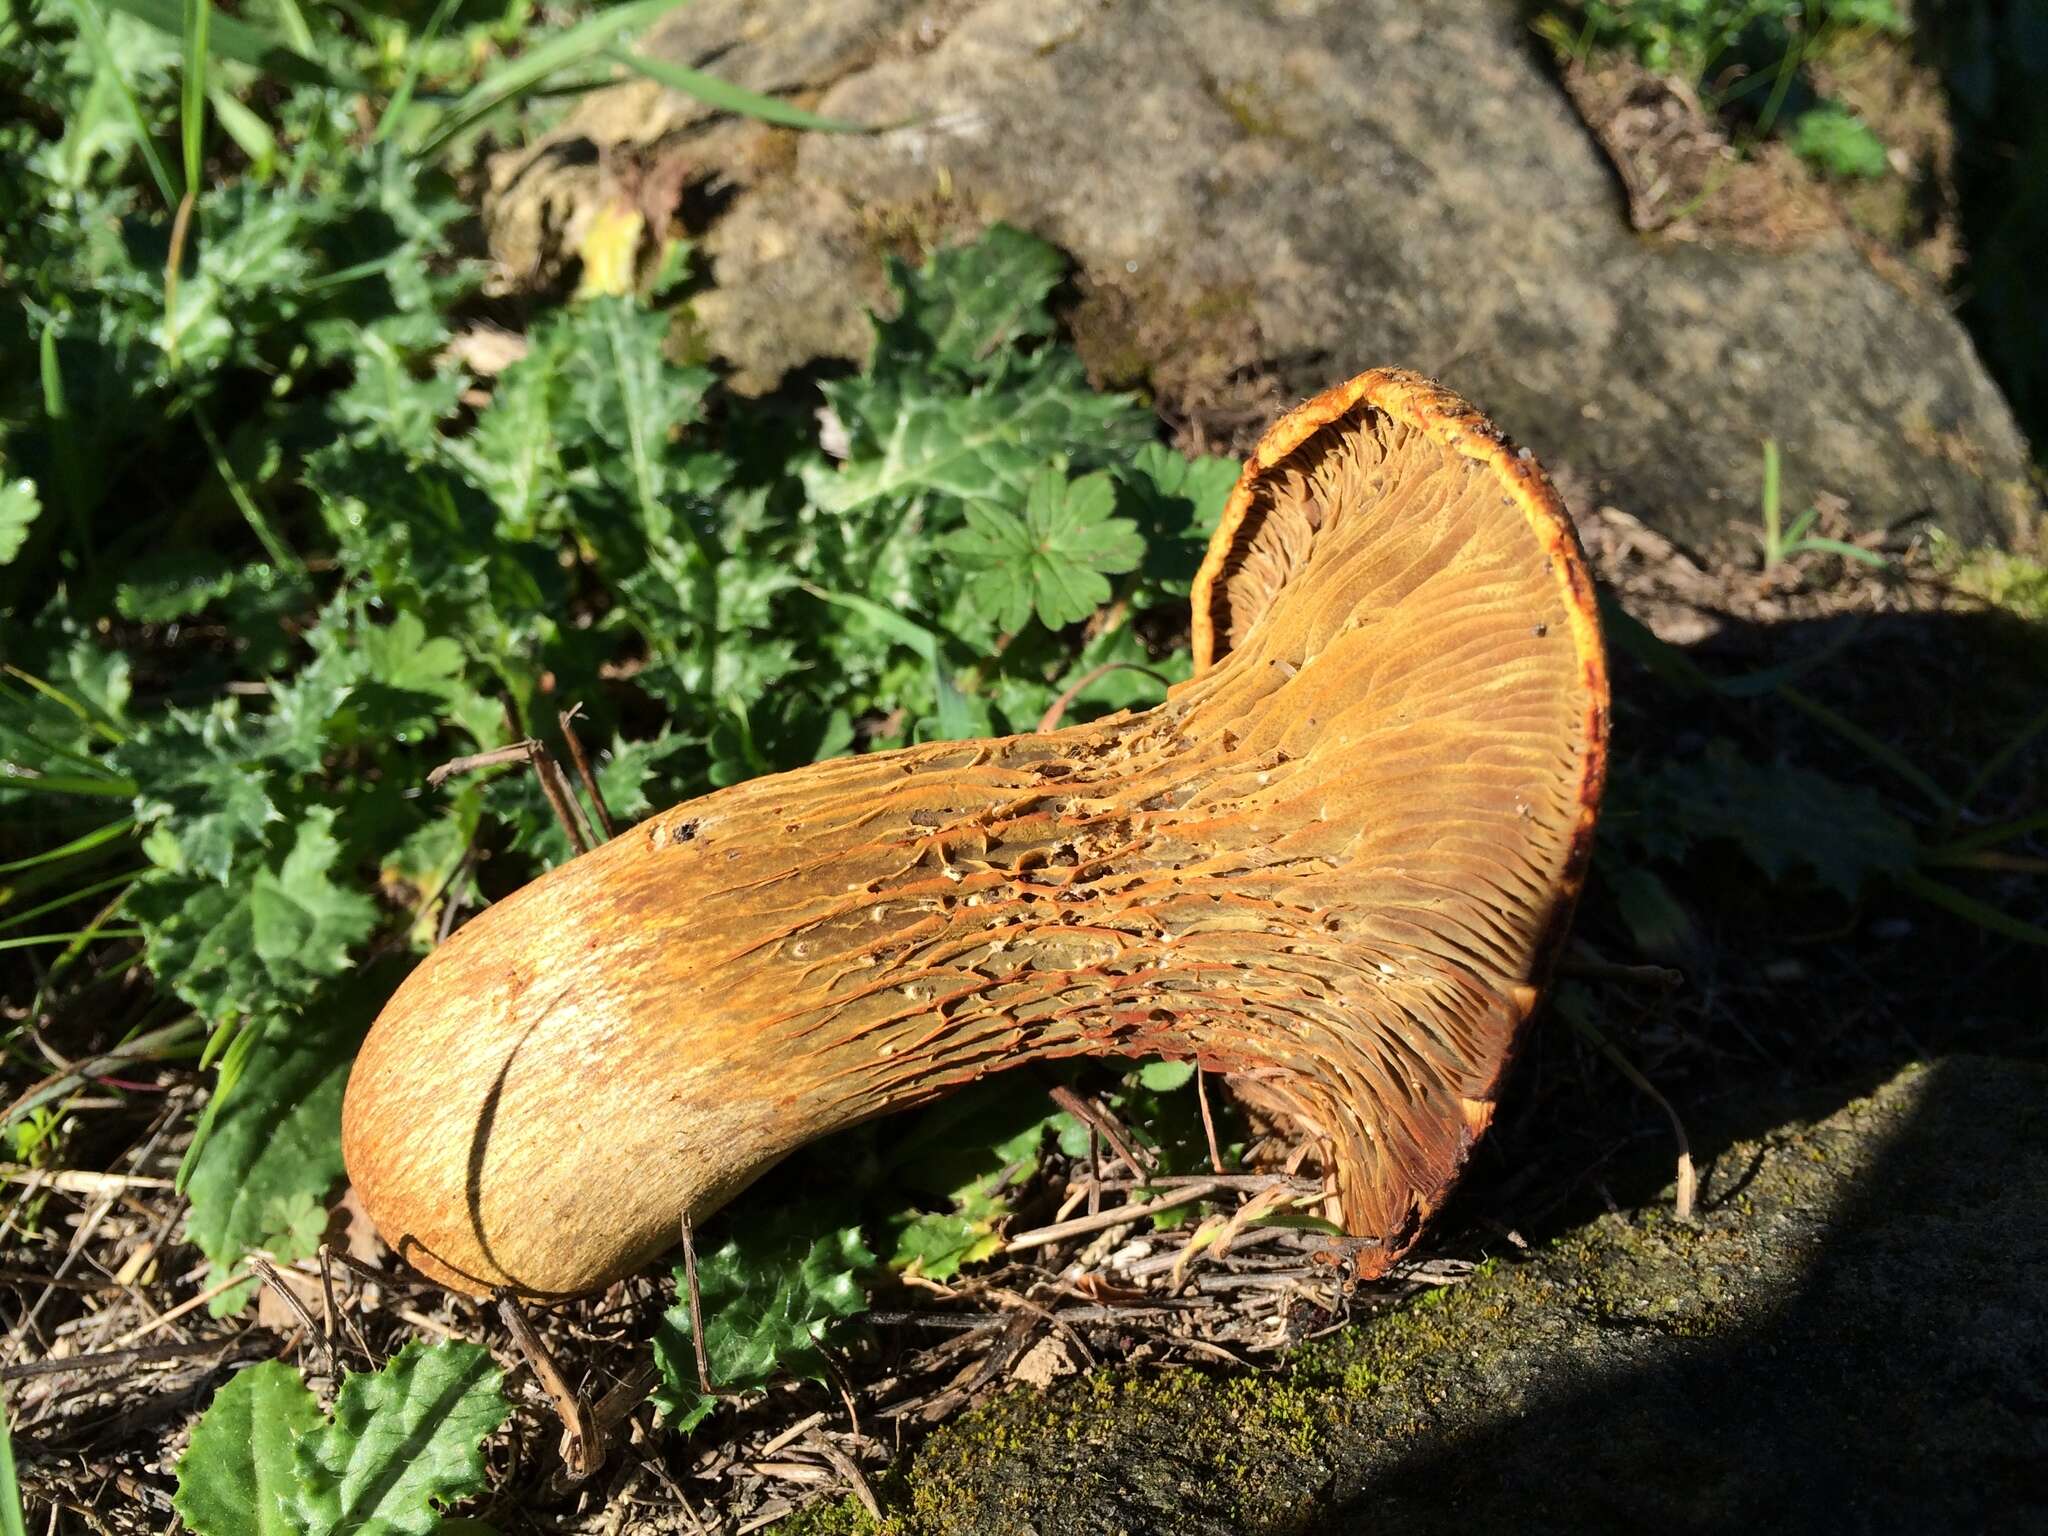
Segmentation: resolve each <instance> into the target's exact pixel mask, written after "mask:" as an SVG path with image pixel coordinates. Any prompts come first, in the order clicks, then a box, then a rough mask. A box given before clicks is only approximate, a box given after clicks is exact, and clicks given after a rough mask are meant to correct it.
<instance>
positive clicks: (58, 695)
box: [0, 662, 128, 763]
mask: <svg viewBox="0 0 2048 1536" xmlns="http://www.w3.org/2000/svg"><path fill="white" fill-rule="evenodd" d="M0 672H4V673H6V674H7V675H8V676H9V677H11V678H13V679H14V680H15V681H16V682H22V683H27V684H28V685H29V687H31V688H33V689H35V691H36V692H37V693H40V694H41V695H42V696H43V697H44V698H46V699H48V700H49V701H50V702H51V703H52V704H55V705H57V706H58V707H59V708H60V709H62V710H64V711H65V712H66V713H68V714H71V715H73V716H75V717H76V718H77V719H78V720H80V721H82V722H83V723H84V725H85V727H86V729H87V730H89V731H91V732H92V733H93V734H94V735H95V736H97V737H99V738H100V740H102V741H105V742H110V743H112V744H113V745H114V746H117V747H118V746H119V745H121V743H122V742H124V741H126V740H127V739H128V737H127V736H126V734H125V733H123V732H121V731H117V730H115V729H114V727H113V726H111V725H109V724H107V723H106V722H105V721H104V720H102V719H100V718H99V716H97V715H95V714H94V713H93V712H92V711H91V710H90V709H88V708H86V707H85V705H84V704H82V703H80V702H79V701H78V700H77V699H74V698H73V697H71V695H70V694H68V693H66V692H65V691H64V690H63V689H62V688H59V687H57V686H55V685H54V684H52V683H46V682H44V681H43V680H42V679H41V678H40V677H37V676H36V675H35V674H34V673H33V672H24V671H22V670H21V668H19V667H17V666H15V665H14V664H13V663H12V662H0ZM73 758H74V761H77V762H81V763H83V762H89V761H91V759H89V758H83V757H77V756H76V754H73Z"/></svg>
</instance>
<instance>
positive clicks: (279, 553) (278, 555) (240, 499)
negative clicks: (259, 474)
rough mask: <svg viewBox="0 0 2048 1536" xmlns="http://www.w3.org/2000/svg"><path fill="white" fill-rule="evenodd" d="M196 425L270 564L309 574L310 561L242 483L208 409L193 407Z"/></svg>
mask: <svg viewBox="0 0 2048 1536" xmlns="http://www.w3.org/2000/svg"><path fill="white" fill-rule="evenodd" d="M192 424H193V425H194V426H196V427H198V428H199V435H200V437H201V438H203V439H204V440H205V442H206V451H207V453H209V454H210V455H212V458H213V467H214V469H215V470H216V471H217V472H218V473H219V475H220V478H221V480H222V482H223V483H224V484H225V485H226V486H227V488H228V495H229V496H230V497H231V498H233V500H234V503H235V507H236V509H237V510H238V511H239V512H240V513H241V514H242V521H243V522H245V523H247V524H248V525H249V531H250V532H251V533H253V534H255V535H256V542H257V543H259V544H261V545H262V546H263V552H264V554H266V555H268V556H269V557H270V563H271V564H272V565H274V566H277V567H278V568H279V569H280V570H286V571H296V572H298V573H299V574H300V575H304V574H305V570H306V564H305V562H304V561H303V560H301V559H300V558H299V557H298V556H297V555H295V554H293V553H292V552H291V550H290V549H289V548H288V547H287V546H286V544H285V542H284V540H283V539H281V538H279V537H278V535H277V530H276V529H275V528H273V527H271V526H270V519H269V518H267V517H265V516H264V515H263V509H262V508H261V507H259V506H257V505H256V498H255V497H253V496H251V495H250V494H249V491H248V488H247V487H246V486H244V485H243V484H242V477H241V476H240V475H238V474H236V473H235V466H234V465H233V464H232V463H230V462H229V461H228V456H227V450H226V449H224V448H222V447H221V444H220V439H219V438H218V437H216V436H214V432H213V423H212V422H210V421H208V420H207V419H206V412H205V411H204V410H203V409H201V408H200V407H198V406H194V407H193V408H192Z"/></svg>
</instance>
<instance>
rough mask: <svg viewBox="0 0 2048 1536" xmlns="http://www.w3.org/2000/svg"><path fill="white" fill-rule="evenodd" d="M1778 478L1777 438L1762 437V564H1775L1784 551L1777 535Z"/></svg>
mask: <svg viewBox="0 0 2048 1536" xmlns="http://www.w3.org/2000/svg"><path fill="white" fill-rule="evenodd" d="M1779 480H1780V476H1779V464H1778V440H1777V439H1776V438H1775V437H1767V438H1765V439H1764V507H1763V511H1764V564H1765V565H1766V566H1772V565H1776V564H1777V563H1778V562H1779V560H1781V559H1783V558H1784V551H1783V550H1782V549H1781V548H1780V546H1779V542H1778V535H1779V532H1780V526H1781V525H1780V523H1779V521H1778V517H1779V501H1778V496H1779Z"/></svg>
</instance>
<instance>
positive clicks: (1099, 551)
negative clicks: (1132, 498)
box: [946, 469, 1145, 631]
mask: <svg viewBox="0 0 2048 1536" xmlns="http://www.w3.org/2000/svg"><path fill="white" fill-rule="evenodd" d="M1115 509H1116V485H1115V483H1114V482H1113V481H1112V480H1111V479H1110V477H1109V476H1108V475H1106V474H1101V473H1097V474H1092V475H1083V476H1082V477H1081V478H1080V479H1078V480H1071V481H1070V480H1068V479H1067V477H1066V475H1065V474H1064V473H1062V472H1061V471H1060V470H1057V469H1049V470H1046V471H1044V472H1043V473H1041V474H1040V475H1039V476H1038V477H1037V478H1036V479H1034V480H1033V481H1032V482H1031V487H1030V490H1029V491H1028V492H1027V494H1026V496H1025V500H1024V509H1023V511H1022V512H1021V513H1017V512H1012V511H1010V510H1009V509H1007V508H1005V507H1001V506H994V505H990V504H988V503H986V502H970V503H969V504H968V507H967V527H966V528H965V529H963V530H962V531H961V532H959V533H957V534H954V535H953V536H952V537H951V538H950V539H948V540H947V541H946V543H947V547H948V548H949V549H951V550H952V551H953V552H954V553H955V554H957V555H959V556H960V558H961V559H962V560H964V561H966V562H967V563H968V564H969V565H971V566H973V567H975V568H977V569H978V570H980V572H981V575H980V577H979V578H978V592H977V595H978V597H979V599H980V601H981V602H982V603H984V604H985V605H986V606H987V607H988V609H989V611H991V612H992V613H993V614H994V615H995V616H996V622H997V623H998V624H1000V625H1001V626H1002V627H1003V628H1004V629H1006V630H1010V631H1015V630H1018V629H1021V628H1023V626H1024V624H1025V622H1026V620H1028V619H1029V618H1030V616H1031V614H1032V613H1034V612H1036V613H1037V615H1038V617H1039V620H1040V621H1041V622H1042V623H1043V624H1044V625H1045V626H1046V628H1048V629H1060V628H1063V627H1065V626H1066V625H1068V624H1073V623H1077V622H1079V621H1080V620H1082V619H1085V618H1087V617H1088V615H1089V614H1091V613H1093V612H1094V611H1095V610H1096V609H1097V608H1099V607H1101V606H1102V605H1103V604H1104V603H1106V602H1108V601H1109V598H1110V585H1109V582H1108V580H1107V579H1106V576H1105V573H1117V572H1122V571H1129V570H1132V569H1135V568H1136V566H1137V564H1138V562H1139V561H1140V560H1141V559H1143V558H1144V555H1145V541H1144V539H1143V538H1142V537H1141V536H1140V535H1139V533H1138V528H1137V525H1136V524H1135V523H1132V522H1131V521H1129V520H1128V519H1126V518H1121V517H1115V516H1112V515H1111V514H1112V513H1113V512H1114V511H1115Z"/></svg>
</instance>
